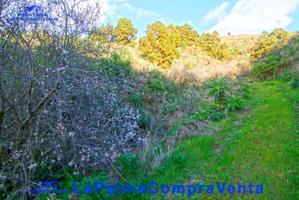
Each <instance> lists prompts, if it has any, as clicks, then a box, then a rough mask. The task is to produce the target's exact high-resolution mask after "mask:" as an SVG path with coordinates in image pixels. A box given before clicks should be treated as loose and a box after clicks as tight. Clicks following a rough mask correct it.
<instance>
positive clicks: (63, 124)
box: [0, 0, 142, 199]
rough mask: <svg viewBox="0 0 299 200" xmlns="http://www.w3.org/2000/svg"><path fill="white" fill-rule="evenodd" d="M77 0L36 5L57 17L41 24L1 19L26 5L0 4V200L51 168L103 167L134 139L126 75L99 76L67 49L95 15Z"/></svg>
mask: <svg viewBox="0 0 299 200" xmlns="http://www.w3.org/2000/svg"><path fill="white" fill-rule="evenodd" d="M80 2H87V1H83V0H82V1H75V0H72V1H66V0H55V1H54V0H48V1H42V2H41V1H36V3H40V5H43V7H45V8H46V9H47V11H48V13H51V14H55V13H56V14H57V15H56V17H59V21H58V22H57V23H56V24H55V23H54V22H53V23H52V22H51V23H50V22H49V23H48V27H47V26H45V24H43V23H37V22H32V23H31V22H30V23H29V22H22V21H18V20H16V21H13V22H9V21H7V19H8V18H9V17H12V16H14V15H15V13H16V12H18V11H19V10H20V9H21V8H22V7H23V6H26V5H28V3H30V4H32V1H30V2H29V1H25V0H24V1H8V0H7V1H6V0H4V1H1V3H0V16H1V21H0V65H1V69H0V161H1V162H0V175H1V177H0V184H1V186H2V187H1V188H0V190H1V195H2V196H1V195H0V198H7V199H12V198H18V199H26V198H29V193H28V190H29V189H30V188H31V187H32V186H33V185H34V182H35V181H39V180H42V179H45V178H51V175H53V173H54V172H56V171H57V170H61V169H64V170H65V171H66V168H71V169H72V170H73V171H74V173H79V172H82V173H84V172H85V171H88V170H92V169H99V168H104V167H107V165H108V164H109V163H110V162H111V161H112V160H113V159H114V158H116V157H117V156H118V155H119V154H121V153H123V152H126V151H129V150H131V149H132V148H134V145H135V144H137V143H138V140H142V139H141V137H140V136H139V135H138V133H139V131H138V126H137V121H138V119H139V114H138V112H137V111H136V110H134V109H133V108H132V107H130V106H129V105H127V104H126V103H125V102H124V100H123V96H124V93H126V92H127V91H128V90H130V89H131V88H130V87H129V86H128V84H127V83H128V80H127V77H126V75H125V74H124V73H123V72H122V71H121V70H120V73H119V75H118V76H117V77H112V78H111V77H107V76H104V75H103V74H104V73H103V72H102V71H101V68H97V67H96V66H97V65H100V64H97V63H96V61H93V60H91V59H88V58H86V57H85V56H84V55H85V54H84V52H82V51H78V49H77V48H76V45H74V42H76V41H77V40H78V38H80V37H81V35H82V34H83V33H86V32H88V30H89V29H90V28H92V27H93V23H94V21H93V20H92V19H93V18H94V17H97V16H98V14H99V13H98V14H95V15H92V13H93V12H91V11H97V10H89V12H86V10H85V11H84V9H83V10H82V9H81V10H80V9H79V11H78V10H77V9H78V7H76V6H78V5H80ZM81 8H82V7H81ZM87 8H89V6H87ZM93 8H94V7H93ZM62 22H64V23H62ZM120 64H121V63H120ZM91 66H93V67H94V68H91Z"/></svg>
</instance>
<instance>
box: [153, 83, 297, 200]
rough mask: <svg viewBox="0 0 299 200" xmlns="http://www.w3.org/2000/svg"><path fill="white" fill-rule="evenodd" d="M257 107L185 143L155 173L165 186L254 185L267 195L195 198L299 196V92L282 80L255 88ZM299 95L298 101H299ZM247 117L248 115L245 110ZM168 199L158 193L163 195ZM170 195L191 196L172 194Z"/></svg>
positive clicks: (283, 198)
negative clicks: (217, 131) (260, 186)
mask: <svg viewBox="0 0 299 200" xmlns="http://www.w3.org/2000/svg"><path fill="white" fill-rule="evenodd" d="M251 88H252V94H253V96H252V99H251V100H249V101H248V102H247V103H248V105H249V106H250V107H251V109H250V111H248V113H246V116H245V117H243V118H242V119H239V117H238V116H237V115H235V116H232V117H230V118H229V119H227V120H225V121H223V122H221V124H220V126H221V127H222V131H221V132H219V133H217V134H216V135H212V136H198V137H194V138H191V139H190V138H189V139H186V140H184V141H182V142H181V143H180V144H179V145H178V147H177V149H176V151H174V152H173V153H172V155H171V156H170V157H169V158H168V159H166V160H165V162H164V163H163V164H162V165H161V166H160V167H159V168H158V169H157V170H156V171H155V172H154V174H153V175H152V176H151V178H150V179H151V180H155V181H156V182H158V183H159V184H168V185H170V184H179V183H182V182H184V183H185V184H186V185H188V184H198V183H203V184H215V182H216V181H218V182H227V184H235V185H237V184H246V185H247V184H248V183H250V182H252V183H254V184H262V185H263V189H264V191H263V194H255V195H252V194H249V192H248V190H247V194H245V195H244V194H242V195H240V194H236V193H237V191H236V193H235V194H233V195H231V194H228V193H227V192H226V193H227V194H226V195H223V194H219V193H218V190H216V189H215V193H214V194H212V195H207V194H206V192H204V193H203V194H201V195H197V196H196V195H193V196H192V197H191V199H273V200H280V199H281V200H296V199H299V193H298V185H299V183H298V165H299V160H298V158H299V154H298V150H299V146H298V134H299V133H298V132H299V128H298V127H299V118H298V113H299V112H298V111H299V110H298V105H297V104H298V102H299V91H296V92H295V91H294V90H290V89H288V85H287V84H285V83H281V82H278V81H272V82H263V83H255V84H253V85H252V86H251ZM296 99H298V101H296ZM243 115H244V114H243ZM159 198H163V197H157V199H159ZM167 198H168V199H187V197H186V196H184V197H181V196H172V197H171V196H168V197H167Z"/></svg>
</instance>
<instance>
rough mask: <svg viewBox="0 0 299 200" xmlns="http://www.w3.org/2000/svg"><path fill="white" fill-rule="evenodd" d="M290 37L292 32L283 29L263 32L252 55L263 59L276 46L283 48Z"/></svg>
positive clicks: (254, 57)
mask: <svg viewBox="0 0 299 200" xmlns="http://www.w3.org/2000/svg"><path fill="white" fill-rule="evenodd" d="M289 39H290V34H289V33H288V32H287V31H285V30H283V29H275V30H274V31H272V32H271V33H268V32H263V34H262V36H261V38H260V39H259V41H258V42H257V44H256V46H255V47H254V48H253V49H252V52H251V57H252V59H254V60H257V59H261V58H263V57H264V56H266V55H267V54H268V53H270V52H271V51H272V50H273V49H275V48H282V47H283V46H284V45H286V44H287V42H288V40H289Z"/></svg>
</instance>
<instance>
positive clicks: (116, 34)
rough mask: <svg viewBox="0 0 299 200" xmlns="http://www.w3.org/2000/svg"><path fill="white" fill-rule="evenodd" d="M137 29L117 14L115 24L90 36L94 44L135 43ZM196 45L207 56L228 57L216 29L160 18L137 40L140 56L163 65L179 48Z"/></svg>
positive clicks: (100, 28) (127, 44)
mask: <svg viewBox="0 0 299 200" xmlns="http://www.w3.org/2000/svg"><path fill="white" fill-rule="evenodd" d="M136 34H137V30H136V28H135V27H134V26H133V24H132V22H131V20H129V19H127V18H120V19H119V21H118V23H117V26H116V27H115V28H114V27H113V26H112V25H111V24H107V25H105V26H102V27H99V28H97V29H96V30H95V31H93V32H92V33H91V34H90V35H89V38H90V40H91V41H92V44H93V45H107V44H111V43H115V44H117V45H124V46H131V47H134V46H135V45H136V42H135V41H136V38H137V37H136ZM188 46H195V47H198V48H200V49H202V50H203V51H204V52H206V53H207V54H208V55H209V56H211V57H213V58H216V59H218V60H221V61H230V60H231V59H232V55H230V51H229V47H228V46H227V45H226V44H225V43H223V42H222V41H221V38H220V36H219V33H218V32H213V33H204V34H198V33H197V32H196V31H195V30H194V28H193V27H192V26H191V25H190V24H184V25H180V26H175V25H173V24H169V25H165V24H163V23H162V22H160V21H157V22H154V23H152V24H150V25H148V27H147V31H146V35H145V36H144V37H142V38H140V40H139V45H138V49H139V51H140V53H141V55H142V57H144V58H146V59H148V60H149V61H151V62H152V63H154V64H156V65H158V66H161V67H163V68H169V67H170V66H171V64H172V62H173V61H174V59H176V58H179V53H178V48H184V47H188Z"/></svg>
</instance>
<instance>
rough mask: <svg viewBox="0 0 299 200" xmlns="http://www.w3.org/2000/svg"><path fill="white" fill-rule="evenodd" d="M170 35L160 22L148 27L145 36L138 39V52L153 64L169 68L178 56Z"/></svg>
mask: <svg viewBox="0 0 299 200" xmlns="http://www.w3.org/2000/svg"><path fill="white" fill-rule="evenodd" d="M171 33H172V32H170V31H169V29H168V28H167V27H166V26H165V25H164V24H163V23H162V22H155V23H153V24H151V25H149V26H148V27H147V34H146V36H145V37H142V38H141V39H140V44H139V50H140V51H141V54H142V56H144V57H145V58H147V59H149V60H150V61H151V62H152V63H154V64H157V65H159V66H161V67H163V68H169V67H170V65H171V64H172V62H173V60H174V59H175V58H176V57H177V55H178V53H177V50H176V42H175V41H173V38H172V36H173V35H172V34H171Z"/></svg>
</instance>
